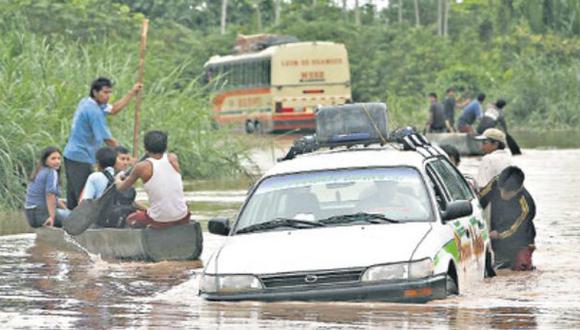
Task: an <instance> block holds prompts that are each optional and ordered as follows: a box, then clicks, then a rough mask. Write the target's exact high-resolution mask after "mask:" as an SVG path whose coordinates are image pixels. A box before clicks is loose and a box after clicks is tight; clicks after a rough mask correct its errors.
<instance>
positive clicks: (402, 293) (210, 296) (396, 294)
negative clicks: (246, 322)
mask: <svg viewBox="0 0 580 330" xmlns="http://www.w3.org/2000/svg"><path fill="white" fill-rule="evenodd" d="M446 280H447V275H445V274H441V275H436V276H432V277H428V278H425V279H421V280H412V281H402V282H390V283H385V282H382V283H376V284H366V283H360V284H354V285H353V284H351V285H349V286H338V285H328V286H319V287H308V288H300V289H296V288H293V289H289V288H287V289H264V290H259V291H252V292H244V293H235V294H216V293H203V292H202V293H200V296H201V297H202V298H204V299H207V300H219V301H240V300H261V301H281V300H306V301H308V300H313V301H388V302H427V301H430V300H433V299H443V298H445V297H446V296H447V293H446Z"/></svg>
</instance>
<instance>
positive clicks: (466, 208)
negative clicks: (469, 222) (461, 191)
mask: <svg viewBox="0 0 580 330" xmlns="http://www.w3.org/2000/svg"><path fill="white" fill-rule="evenodd" d="M472 212H473V206H472V205H471V203H470V202H469V201H465V200H461V201H454V202H451V203H449V204H447V208H446V209H445V210H444V211H441V219H443V221H444V222H447V221H450V220H454V219H457V218H461V217H466V216H468V215H471V213H472Z"/></svg>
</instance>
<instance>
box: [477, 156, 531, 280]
mask: <svg viewBox="0 0 580 330" xmlns="http://www.w3.org/2000/svg"><path fill="white" fill-rule="evenodd" d="M524 178H525V176H524V172H522V170H521V169H519V168H518V167H515V166H509V167H507V168H506V169H505V170H503V171H502V172H501V174H500V175H499V176H497V177H496V178H495V179H494V180H493V181H491V182H490V183H489V184H488V185H487V186H486V187H485V188H483V190H482V191H481V193H480V197H479V202H480V203H481V206H482V207H487V206H488V205H491V226H490V228H491V231H490V233H489V236H490V238H491V240H492V247H493V250H494V252H495V257H496V258H495V259H496V265H497V267H498V268H511V269H513V270H532V269H533V268H534V266H533V264H532V253H533V252H534V250H535V249H536V247H535V238H536V227H535V226H534V222H533V220H534V217H535V216H536V204H535V202H534V199H533V198H532V196H531V195H530V193H529V192H528V191H527V190H526V188H524Z"/></svg>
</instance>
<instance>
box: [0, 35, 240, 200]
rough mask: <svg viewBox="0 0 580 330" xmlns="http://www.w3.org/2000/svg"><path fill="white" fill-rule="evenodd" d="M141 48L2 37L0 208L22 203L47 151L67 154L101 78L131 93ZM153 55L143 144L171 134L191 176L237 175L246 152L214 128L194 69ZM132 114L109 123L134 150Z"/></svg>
mask: <svg viewBox="0 0 580 330" xmlns="http://www.w3.org/2000/svg"><path fill="white" fill-rule="evenodd" d="M137 46H138V45H131V46H129V45H127V44H125V43H123V42H110V43H105V42H102V43H96V42H92V43H87V42H83V44H80V43H76V42H71V41H63V40H58V39H54V38H53V39H51V40H49V39H46V38H41V37H38V36H37V35H35V34H32V33H29V32H26V31H9V32H7V33H4V34H3V35H2V38H0V207H2V208H6V207H10V208H14V207H17V206H20V205H21V204H22V201H23V198H24V195H25V189H26V184H27V176H28V175H29V174H30V171H31V170H32V169H33V167H34V163H35V162H36V161H37V158H38V153H39V151H40V150H41V149H43V148H44V147H46V146H48V145H54V146H57V147H60V148H61V149H64V146H65V144H66V140H67V137H68V134H69V131H70V125H71V121H72V117H73V114H74V111H75V109H76V106H77V104H78V102H79V101H80V99H81V98H83V97H86V96H87V95H88V93H89V85H90V82H91V81H92V80H93V79H94V78H96V77H98V76H107V77H110V78H112V80H113V81H114V84H115V86H114V97H113V98H114V99H118V98H120V97H122V95H124V93H126V92H127V91H128V90H129V89H130V88H131V87H132V85H133V83H134V79H135V72H136V68H137V54H138V50H137ZM157 51H159V50H157ZM152 53H153V54H149V57H148V60H147V62H146V69H145V72H146V74H145V80H144V85H145V87H144V91H143V105H142V115H141V116H142V125H141V137H142V136H143V134H144V132H146V131H147V130H150V129H159V130H163V131H166V132H168V133H169V149H170V151H172V152H175V153H177V154H178V156H179V159H180V163H181V166H182V169H183V172H184V175H185V176H186V177H190V178H191V177H217V176H227V175H231V174H235V173H238V171H240V166H239V160H240V158H242V157H244V155H245V147H244V146H243V145H242V144H241V143H240V142H239V141H237V140H236V139H234V138H232V137H230V136H229V135H227V133H226V132H222V131H216V130H213V129H212V128H211V118H210V111H209V109H208V105H209V102H208V99H207V96H206V93H205V92H204V90H203V88H202V87H201V86H200V85H199V84H198V83H197V81H196V80H192V79H188V78H183V77H184V76H185V75H184V74H183V71H184V70H185V69H186V68H187V63H183V64H181V65H178V66H177V67H176V66H175V65H171V64H167V63H166V62H164V61H163V60H160V59H157V58H156V57H155V55H154V50H152ZM114 99H113V100H112V101H114ZM133 109H134V105H133V104H131V105H130V106H128V107H127V108H126V109H125V110H124V111H123V112H121V113H120V114H118V115H116V116H112V118H110V119H109V124H110V127H111V130H112V132H113V135H114V136H115V137H116V138H117V139H118V140H119V142H120V143H121V144H123V145H126V146H127V147H129V148H131V147H132V134H133V118H134V110H133ZM141 145H142V144H141V143H140V148H141V149H140V153H142V152H143V150H142V146H141Z"/></svg>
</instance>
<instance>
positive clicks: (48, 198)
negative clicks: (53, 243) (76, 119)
mask: <svg viewBox="0 0 580 330" xmlns="http://www.w3.org/2000/svg"><path fill="white" fill-rule="evenodd" d="M61 161H62V153H61V152H60V150H59V149H57V148H55V147H48V148H46V149H44V150H43V151H42V152H41V156H40V162H39V163H38V164H37V166H36V168H35V169H34V172H33V173H32V175H31V176H30V181H29V183H28V188H27V190H26V202H25V203H26V204H25V213H26V220H28V223H29V224H30V226H31V227H33V228H38V227H41V226H42V225H45V226H55V227H61V226H62V221H63V220H64V219H65V218H66V217H67V216H68V214H69V213H70V211H69V210H68V209H67V208H66V205H65V203H64V202H63V201H61V200H59V199H58V197H59V196H60V191H61V188H60V164H61Z"/></svg>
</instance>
